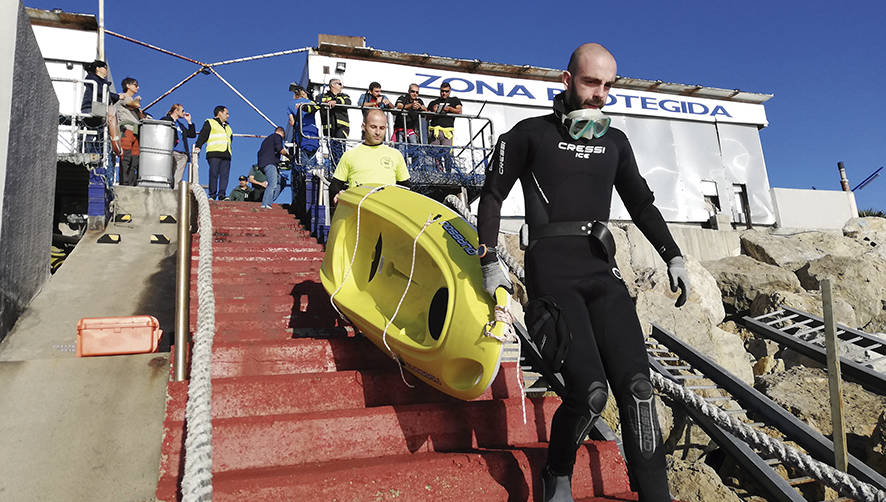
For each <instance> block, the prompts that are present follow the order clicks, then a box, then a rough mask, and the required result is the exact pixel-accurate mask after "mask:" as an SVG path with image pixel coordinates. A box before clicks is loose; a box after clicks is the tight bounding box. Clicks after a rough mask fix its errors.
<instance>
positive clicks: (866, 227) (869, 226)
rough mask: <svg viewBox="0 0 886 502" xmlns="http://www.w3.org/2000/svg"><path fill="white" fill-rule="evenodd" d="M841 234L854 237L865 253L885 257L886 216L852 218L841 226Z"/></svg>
mask: <svg viewBox="0 0 886 502" xmlns="http://www.w3.org/2000/svg"><path fill="white" fill-rule="evenodd" d="M843 235H845V236H846V237H849V238H852V239H855V240H856V242H858V243H859V244H861V245H862V247H864V248H865V250H866V251H867V253H870V254H874V255H877V256H879V257H880V258H883V259H886V218H878V217H875V216H868V217H865V218H852V219H851V220H849V221H847V222H846V224H845V225H844V226H843Z"/></svg>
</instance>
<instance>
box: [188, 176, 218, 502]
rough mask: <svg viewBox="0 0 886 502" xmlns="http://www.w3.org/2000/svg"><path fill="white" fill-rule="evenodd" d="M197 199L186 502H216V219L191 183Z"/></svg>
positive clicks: (199, 190) (203, 193)
mask: <svg viewBox="0 0 886 502" xmlns="http://www.w3.org/2000/svg"><path fill="white" fill-rule="evenodd" d="M190 187H191V192H192V193H193V194H194V198H195V199H196V200H197V208H198V209H197V213H198V221H199V225H200V248H199V249H200V258H199V261H198V263H197V301H198V307H197V332H196V333H195V334H194V348H193V351H192V353H191V378H190V381H189V382H188V404H187V407H186V408H185V424H186V438H185V452H184V456H185V472H184V476H182V482H181V491H182V500H183V501H184V502H205V501H210V500H212V373H211V369H210V363H211V362H212V340H213V337H214V336H215V293H214V292H213V290H212V217H211V215H210V212H209V199H208V198H207V197H206V192H205V191H204V190H203V188H202V187H201V186H200V185H197V184H193V183H192V184H191V186H190Z"/></svg>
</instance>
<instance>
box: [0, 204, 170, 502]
mask: <svg viewBox="0 0 886 502" xmlns="http://www.w3.org/2000/svg"><path fill="white" fill-rule="evenodd" d="M115 192H116V200H115V202H114V204H115V206H116V212H117V214H123V213H126V214H131V220H129V221H128V222H112V223H111V224H110V225H109V226H108V228H107V230H106V232H107V233H117V234H120V236H121V239H120V242H119V243H118V244H99V243H97V242H96V241H97V240H98V238H99V237H100V236H101V235H102V233H100V232H89V233H87V234H86V235H85V236H84V237H83V239H82V240H81V241H80V243H79V244H78V245H77V247H76V248H75V249H74V251H73V252H72V253H71V255H70V256H68V258H67V259H66V260H65V263H64V264H63V265H62V267H61V268H60V269H59V270H58V272H57V273H56V274H55V275H53V276H52V278H51V279H50V280H49V281H47V282H46V284H45V285H44V287H43V289H42V291H40V293H39V294H38V295H37V296H36V297H35V298H34V300H33V301H32V302H31V304H30V306H29V307H28V309H27V310H26V311H25V312H24V313H23V314H22V316H21V317H20V318H19V320H18V322H17V323H16V324H15V326H13V329H12V331H11V332H10V333H9V335H8V336H7V337H6V338H5V339H4V340H3V342H2V343H0V402H2V403H3V409H4V413H3V414H2V415H0V451H2V452H3V455H0V472H3V473H4V475H3V476H2V477H0V499H2V500H71V501H79V500H82V501H87V500H89V501H94V500H121V501H130V500H131V501H139V500H150V499H151V498H152V496H153V493H154V491H155V489H156V482H157V476H158V466H159V463H160V439H161V437H162V421H163V413H164V408H165V402H164V396H165V393H166V384H167V380H168V377H169V354H168V353H158V354H142V355H135V356H111V357H95V358H82V359H80V358H77V357H75V355H74V343H75V340H76V331H77V321H78V320H79V319H80V318H83V317H104V316H125V315H134V314H149V315H153V316H155V317H157V319H158V320H159V321H160V326H161V328H162V329H163V330H164V339H166V340H168V339H169V337H171V335H172V329H173V326H174V313H175V305H174V299H175V251H176V249H175V246H176V231H177V226H176V225H175V224H168V223H161V222H160V218H161V216H162V215H166V214H172V215H175V214H176V213H177V209H176V208H177V204H178V203H177V197H176V193H175V192H173V191H172V190H162V189H145V188H138V187H116V189H115ZM152 234H164V235H165V236H166V237H167V238H168V239H169V241H170V242H169V244H152V243H151V235H152ZM167 346H168V342H167Z"/></svg>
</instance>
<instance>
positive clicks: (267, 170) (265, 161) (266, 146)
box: [257, 127, 289, 209]
mask: <svg viewBox="0 0 886 502" xmlns="http://www.w3.org/2000/svg"><path fill="white" fill-rule="evenodd" d="M285 134H286V132H285V131H284V130H283V128H282V127H277V128H276V129H275V130H274V134H271V135H270V136H268V137H267V138H265V139H264V141H262V142H261V147H259V149H258V164H257V165H258V167H259V169H261V170H262V172H263V173H264V174H265V177H267V180H268V181H267V183H268V184H267V187H266V188H265V193H264V195H263V196H262V199H261V207H262V209H271V204H273V203H274V200H276V199H277V196H278V195H280V172H279V171H278V170H277V163H278V162H280V155H286V156H287V157H288V156H289V152H288V151H287V150H286V148H284V147H283V136H284V135H285Z"/></svg>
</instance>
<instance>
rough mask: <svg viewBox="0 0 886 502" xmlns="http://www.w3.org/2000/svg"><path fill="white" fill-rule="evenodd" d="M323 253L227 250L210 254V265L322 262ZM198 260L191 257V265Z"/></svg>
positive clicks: (309, 251) (195, 256)
mask: <svg viewBox="0 0 886 502" xmlns="http://www.w3.org/2000/svg"><path fill="white" fill-rule="evenodd" d="M324 254H325V253H324V252H323V251H319V250H314V249H302V250H301V251H300V252H298V253H294V254H290V253H286V252H273V251H269V252H262V253H249V252H233V251H228V250H222V252H221V253H216V252H215V251H213V253H212V263H213V265H216V264H217V265H222V264H223V263H231V262H237V263H239V262H247V264H248V263H250V262H257V263H274V264H280V263H295V262H303V261H323V255H324ZM199 259H200V257H199V255H192V256H191V263H192V264H195V263H197V261H198V260H199Z"/></svg>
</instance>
